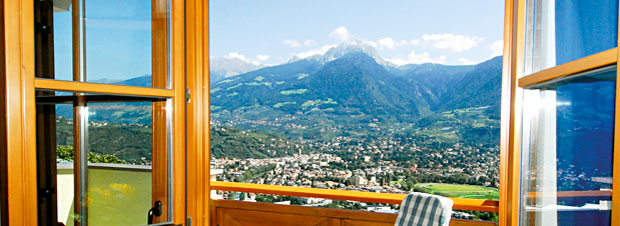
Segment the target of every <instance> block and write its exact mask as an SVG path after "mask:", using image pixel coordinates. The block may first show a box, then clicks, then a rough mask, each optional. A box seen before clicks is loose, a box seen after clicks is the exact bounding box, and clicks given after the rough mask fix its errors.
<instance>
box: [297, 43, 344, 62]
mask: <svg viewBox="0 0 620 226" xmlns="http://www.w3.org/2000/svg"><path fill="white" fill-rule="evenodd" d="M334 47H336V45H324V46H321V48H320V49H313V50H309V51H305V52H301V53H298V54H296V55H295V56H297V57H299V58H302V59H303V58H306V57H311V56H314V55H317V54H325V52H327V50H329V49H331V48H334Z"/></svg>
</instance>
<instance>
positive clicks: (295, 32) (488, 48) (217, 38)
mask: <svg viewBox="0 0 620 226" xmlns="http://www.w3.org/2000/svg"><path fill="white" fill-rule="evenodd" d="M209 7H210V9H209V20H210V21H209V23H210V24H209V26H210V55H211V57H229V58H230V57H236V58H240V59H243V60H245V61H248V62H252V63H261V64H270V65H271V64H280V63H283V62H286V61H288V60H289V59H290V58H291V57H293V56H295V55H299V56H302V57H303V56H308V55H312V54H316V53H322V52H324V51H325V50H327V49H329V47H331V46H333V45H337V44H339V43H343V42H345V43H346V42H352V41H362V42H366V43H368V44H370V45H373V46H375V48H376V49H377V51H378V52H379V54H380V55H381V56H382V57H383V58H384V59H387V60H389V61H391V62H393V63H396V64H407V63H426V62H434V63H443V64H473V63H479V62H482V61H484V60H487V59H489V58H491V57H492V56H497V55H501V50H502V41H501V40H502V39H503V20H504V17H503V13H504V1H501V0H466V1H465V0H384V1H378V0H374V1H369V0H312V1H303V0H262V1H256V0H210V1H209Z"/></svg>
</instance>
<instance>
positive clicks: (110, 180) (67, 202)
mask: <svg viewBox="0 0 620 226" xmlns="http://www.w3.org/2000/svg"><path fill="white" fill-rule="evenodd" d="M169 104H170V100H165V99H147V98H143V97H127V96H110V95H99V94H88V95H82V94H80V95H77V96H76V95H75V94H73V93H63V92H49V91H40V92H38V95H37V107H38V108H37V110H38V111H37V113H38V114H37V116H38V118H39V120H38V121H37V123H38V127H37V130H38V131H40V132H39V133H38V138H40V139H38V141H39V143H40V145H39V146H38V147H39V148H38V157H39V158H40V159H44V156H45V155H46V154H47V153H52V154H55V157H54V158H53V160H54V161H55V162H56V164H55V166H56V167H57V169H58V170H57V171H55V172H56V173H55V174H52V175H51V177H53V178H56V181H57V186H56V188H57V190H56V192H54V191H53V190H52V192H53V195H52V196H54V197H57V201H56V202H57V208H58V209H57V210H58V218H57V219H56V218H53V219H51V218H50V219H41V221H45V222H50V223H53V224H55V223H56V222H62V223H64V224H65V225H73V224H74V223H75V222H81V223H87V224H88V225H91V226H92V225H145V224H147V219H148V212H149V210H150V209H151V208H152V207H153V206H154V203H155V202H156V201H161V202H162V210H161V212H162V214H161V216H155V217H153V223H161V222H169V220H170V218H169V216H170V213H171V208H170V206H169V203H170V194H171V192H170V188H171V186H170V185H171V184H170V183H169V181H171V180H170V176H169V175H170V174H169V169H171V167H170V161H169V158H168V156H169V152H170V150H171V149H170V148H169V147H170V144H171V138H170V137H169V133H168V131H169V130H170V128H171V127H170V116H171V114H170V112H168V111H167V109H168V107H167V106H168V105H169ZM50 106H51V107H53V110H54V111H52V112H50V110H47V111H43V110H45V107H50ZM45 117H48V118H54V119H55V120H54V121H53V122H55V124H56V125H55V126H54V127H53V128H54V129H53V130H52V131H47V128H50V125H51V124H50V122H49V120H48V121H45V120H43V119H45ZM74 130H75V134H77V136H75V137H74V133H73V131H74ZM52 132H53V133H54V134H55V138H54V139H55V144H54V145H53V146H54V149H51V148H52V147H50V146H52V145H47V146H46V145H45V143H44V142H41V141H43V140H45V139H49V138H50V137H52V138H53V137H54V136H51V135H50V133H52ZM48 143H51V142H48ZM76 156H83V157H76ZM38 167H39V168H40V170H39V172H48V170H47V168H48V167H50V166H45V165H44V164H43V163H42V161H41V160H40V161H39V164H38ZM44 181H45V180H44V179H42V178H40V179H39V183H42V182H44ZM76 197H77V199H78V200H80V199H81V200H82V202H83V203H82V206H81V207H80V206H79V205H78V206H77V207H76V206H75V203H74V199H76ZM53 201H54V200H53V199H50V201H49V202H53ZM41 205H43V204H41ZM40 208H41V207H40ZM76 208H77V209H76ZM40 211H41V209H40Z"/></svg>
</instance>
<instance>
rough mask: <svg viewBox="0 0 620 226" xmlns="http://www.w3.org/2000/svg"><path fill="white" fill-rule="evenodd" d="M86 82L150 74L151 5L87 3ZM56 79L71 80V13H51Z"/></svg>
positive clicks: (121, 0)
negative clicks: (52, 18)
mask: <svg viewBox="0 0 620 226" xmlns="http://www.w3.org/2000/svg"><path fill="white" fill-rule="evenodd" d="M85 6H86V21H87V22H86V74H87V80H88V81H93V80H101V79H110V80H125V79H128V78H134V77H138V76H141V75H145V74H151V73H152V69H151V68H152V66H151V60H152V57H151V56H152V55H151V54H152V53H151V49H152V47H151V1H150V0H88V1H85ZM54 46H55V48H54V51H55V52H54V54H55V74H56V79H62V80H71V78H72V69H71V67H72V66H71V65H72V62H71V58H72V53H71V51H72V50H71V49H72V47H71V12H70V11H65V12H56V13H54Z"/></svg>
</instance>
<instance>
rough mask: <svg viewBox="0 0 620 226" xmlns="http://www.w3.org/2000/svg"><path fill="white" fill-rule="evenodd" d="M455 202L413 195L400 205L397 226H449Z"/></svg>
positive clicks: (418, 194)
mask: <svg viewBox="0 0 620 226" xmlns="http://www.w3.org/2000/svg"><path fill="white" fill-rule="evenodd" d="M452 204H453V201H452V200H451V199H449V198H446V197H442V196H438V195H431V194H426V193H417V192H414V193H411V194H409V195H407V197H405V199H404V200H403V202H402V203H401V204H400V211H398V218H397V219H396V223H395V224H394V225H395V226H448V225H449V224H450V217H451V215H452Z"/></svg>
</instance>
